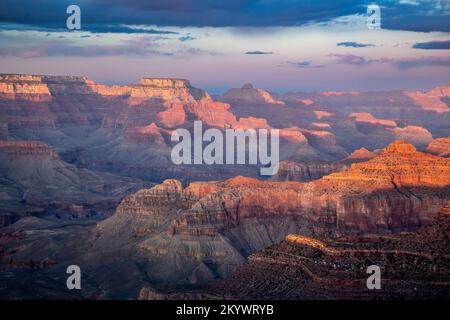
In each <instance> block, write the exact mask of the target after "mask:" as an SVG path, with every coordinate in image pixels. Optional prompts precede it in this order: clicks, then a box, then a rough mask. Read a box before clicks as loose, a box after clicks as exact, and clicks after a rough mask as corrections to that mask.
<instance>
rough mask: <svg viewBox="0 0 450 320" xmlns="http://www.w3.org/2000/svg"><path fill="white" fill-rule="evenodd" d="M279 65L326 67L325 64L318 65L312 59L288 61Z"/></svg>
mask: <svg viewBox="0 0 450 320" xmlns="http://www.w3.org/2000/svg"><path fill="white" fill-rule="evenodd" d="M278 67H295V68H305V69H306V68H324V67H325V66H324V65H316V64H313V63H312V62H311V61H286V62H285V63H283V64H280V65H278Z"/></svg>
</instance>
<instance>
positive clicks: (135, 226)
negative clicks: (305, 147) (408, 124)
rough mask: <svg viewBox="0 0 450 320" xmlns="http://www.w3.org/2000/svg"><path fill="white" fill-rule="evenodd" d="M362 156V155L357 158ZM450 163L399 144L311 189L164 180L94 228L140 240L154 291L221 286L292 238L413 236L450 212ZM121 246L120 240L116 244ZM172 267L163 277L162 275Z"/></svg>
mask: <svg viewBox="0 0 450 320" xmlns="http://www.w3.org/2000/svg"><path fill="white" fill-rule="evenodd" d="M361 153H364V154H367V152H361ZM449 173H450V162H449V161H448V160H447V159H446V158H439V157H436V156H433V155H429V154H424V153H420V152H417V151H416V149H415V148H414V147H413V146H412V145H410V144H407V143H405V142H402V141H397V142H395V143H393V144H391V145H389V146H388V147H387V148H386V149H385V150H384V151H383V152H382V153H380V154H379V155H378V156H376V157H375V158H373V159H371V160H369V161H366V162H359V163H353V164H351V167H350V168H349V169H348V170H346V171H341V172H338V173H333V174H331V175H328V176H325V177H323V178H322V179H319V180H315V181H312V182H309V183H298V182H267V181H259V180H256V179H251V178H245V177H235V178H233V179H230V180H227V181H224V182H196V183H192V184H190V185H189V186H187V187H186V188H183V187H182V186H181V184H180V183H179V182H178V181H174V180H168V181H166V182H164V183H163V184H162V185H159V186H157V187H154V188H152V189H150V190H142V191H140V192H138V193H137V194H135V195H132V196H130V197H127V198H126V199H125V200H124V201H123V202H122V203H121V204H120V205H119V207H118V209H117V212H116V214H115V215H114V216H113V217H111V218H110V219H108V220H106V221H104V222H102V223H100V224H99V231H100V234H101V237H100V239H104V240H103V241H105V242H108V241H110V240H108V239H111V237H115V233H116V232H118V231H117V230H121V229H122V228H124V226H126V227H125V228H126V230H125V229H123V230H124V231H123V232H124V233H128V234H129V235H128V237H129V238H133V237H140V239H141V240H139V245H138V246H139V248H140V250H141V254H142V255H143V256H144V257H145V259H148V260H149V261H151V263H149V264H148V265H147V269H146V270H147V272H148V273H149V274H152V276H153V277H154V279H155V281H156V282H157V283H165V284H167V283H169V282H170V283H174V284H175V283H177V284H189V283H201V282H204V281H206V280H208V279H212V278H216V277H223V276H225V275H227V274H228V273H229V272H230V271H232V270H234V269H235V268H236V267H237V266H238V265H240V264H241V263H242V261H243V260H244V258H245V257H246V256H248V255H249V254H251V253H252V252H255V251H257V250H261V249H263V248H265V247H267V246H269V245H271V244H273V243H276V242H278V241H281V240H282V239H283V238H284V237H285V236H286V235H287V234H288V233H299V234H303V235H307V236H311V235H314V236H326V235H328V236H339V235H345V234H348V235H352V234H362V233H364V234H365V233H386V232H395V231H400V230H408V229H414V228H417V227H420V226H425V225H427V224H429V223H430V222H431V221H432V217H433V213H434V212H436V210H438V209H439V208H440V207H441V206H443V205H445V204H448V201H449V200H450V199H449V194H450V193H449V190H450V189H449V188H450V174H449ZM122 237H123V236H122ZM169 261H177V263H175V264H172V265H171V268H170V269H165V271H164V273H161V272H158V270H160V268H161V267H162V266H163V265H166V264H168V263H170V262H169Z"/></svg>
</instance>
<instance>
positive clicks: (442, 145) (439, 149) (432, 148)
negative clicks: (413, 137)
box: [426, 137, 450, 157]
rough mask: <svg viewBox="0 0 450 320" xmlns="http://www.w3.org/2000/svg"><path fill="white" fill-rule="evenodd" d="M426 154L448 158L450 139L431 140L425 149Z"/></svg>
mask: <svg viewBox="0 0 450 320" xmlns="http://www.w3.org/2000/svg"><path fill="white" fill-rule="evenodd" d="M426 150H427V151H428V152H430V153H432V154H435V155H438V156H441V157H449V156H450V137H444V138H437V139H433V141H431V142H430V144H429V145H428V146H427V149H426Z"/></svg>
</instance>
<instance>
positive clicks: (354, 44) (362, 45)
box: [336, 41, 375, 48]
mask: <svg viewBox="0 0 450 320" xmlns="http://www.w3.org/2000/svg"><path fill="white" fill-rule="evenodd" d="M336 45H337V46H338V47H352V48H365V47H375V45H374V44H371V43H358V42H353V41H346V42H338V43H337V44H336Z"/></svg>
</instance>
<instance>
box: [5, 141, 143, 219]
mask: <svg viewBox="0 0 450 320" xmlns="http://www.w3.org/2000/svg"><path fill="white" fill-rule="evenodd" d="M144 185H145V184H144V183H143V182H141V181H139V180H136V179H130V178H124V177H117V176H114V175H112V174H106V173H96V172H92V171H90V170H87V169H80V168H77V167H75V166H73V165H70V164H68V163H66V162H64V161H63V160H61V159H60V157H59V155H58V153H57V152H56V151H55V150H54V149H52V148H51V147H50V146H49V145H47V144H46V143H43V142H41V141H12V140H7V141H5V140H0V200H1V205H0V227H3V226H6V225H9V224H11V223H14V222H16V221H17V220H19V219H20V218H22V217H25V216H30V215H35V216H40V217H43V216H55V215H56V216H60V217H86V216H91V215H109V214H111V213H112V210H114V208H115V206H116V204H117V203H118V202H119V201H120V200H121V197H122V196H124V195H125V194H127V193H129V192H133V191H135V190H136V189H139V188H141V187H142V186H144Z"/></svg>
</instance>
